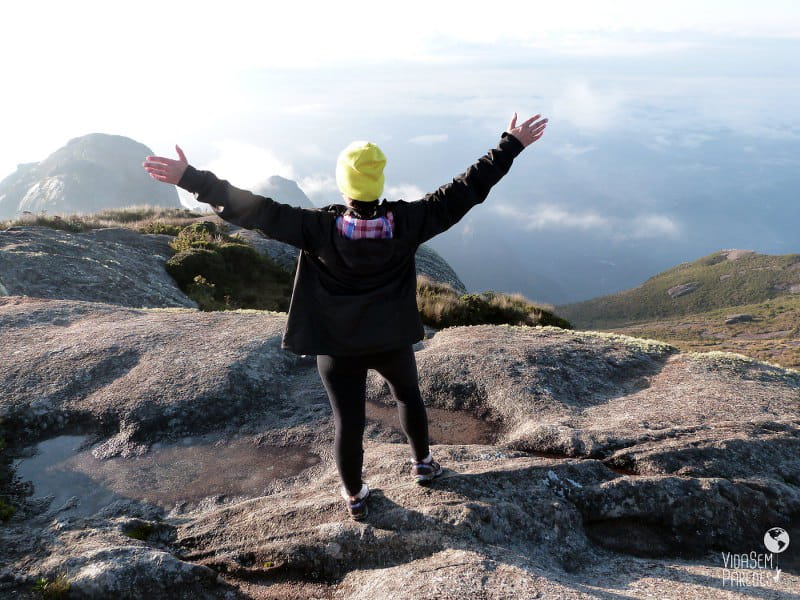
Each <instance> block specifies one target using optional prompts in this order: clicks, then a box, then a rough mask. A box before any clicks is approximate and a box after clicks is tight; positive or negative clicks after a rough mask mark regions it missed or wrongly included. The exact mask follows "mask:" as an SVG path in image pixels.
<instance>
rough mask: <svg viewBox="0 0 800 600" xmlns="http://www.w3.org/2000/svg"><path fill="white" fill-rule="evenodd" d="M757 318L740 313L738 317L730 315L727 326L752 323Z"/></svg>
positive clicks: (726, 320) (726, 322)
mask: <svg viewBox="0 0 800 600" xmlns="http://www.w3.org/2000/svg"><path fill="white" fill-rule="evenodd" d="M754 320H755V317H753V315H748V314H745V313H739V314H736V315H728V316H727V317H725V325H735V324H736V323H750V322H751V321H754Z"/></svg>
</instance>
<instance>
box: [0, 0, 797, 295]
mask: <svg viewBox="0 0 800 600" xmlns="http://www.w3.org/2000/svg"><path fill="white" fill-rule="evenodd" d="M396 4H397V6H398V8H387V7H386V6H385V5H386V3H378V2H374V3H364V2H342V1H340V2H302V1H297V2H281V3H255V2H237V1H228V2H214V3H209V2H202V1H201V2H197V1H194V2H166V1H165V2H156V3H143V2H135V3H134V2H124V1H121V2H107V1H106V2H81V1H74V2H70V3H64V2H36V1H28V2H24V3H17V4H15V5H10V4H8V3H5V4H3V7H2V9H0V18H2V22H3V24H4V25H5V27H4V32H3V36H2V37H0V52H1V53H2V55H3V60H2V61H0V75H1V76H2V81H3V82H4V84H5V85H4V86H3V87H4V93H3V109H4V110H3V111H2V112H0V132H2V136H3V144H2V146H0V178H2V177H4V176H5V175H8V174H10V173H11V172H13V170H14V169H15V167H16V164H17V163H21V162H30V161H39V160H42V159H43V158H45V157H46V156H47V155H48V154H49V153H51V152H53V151H54V150H56V149H57V148H59V147H61V146H62V145H63V144H64V143H65V142H66V141H67V140H68V139H70V138H72V137H77V136H81V135H84V134H87V133H91V132H105V133H113V134H120V135H126V136H129V137H131V138H134V139H135V140H137V141H139V142H142V143H144V144H146V145H148V146H150V147H151V148H153V150H154V151H155V152H157V153H161V154H167V155H170V156H171V155H173V145H174V144H175V143H176V142H177V143H180V144H181V145H182V147H183V149H184V150H185V151H186V153H187V156H188V158H189V160H190V161H191V162H192V163H193V164H195V165H196V166H198V167H200V168H208V169H211V170H213V171H215V172H216V173H217V174H218V175H220V176H221V177H224V178H226V179H229V180H230V181H231V182H232V183H234V184H235V185H238V186H240V187H252V186H255V185H257V184H258V183H259V182H260V181H262V180H263V179H266V178H267V177H269V176H270V175H272V174H280V175H283V176H286V177H290V178H292V179H295V180H296V181H298V183H299V184H300V185H301V187H302V188H303V190H304V191H305V192H306V193H307V194H308V195H309V196H310V197H311V198H312V200H313V201H314V202H316V203H317V204H324V203H328V202H336V201H338V196H337V193H336V189H335V184H334V180H333V169H334V161H335V157H336V154H337V153H338V151H339V149H341V148H342V147H343V146H345V145H346V144H347V143H348V142H349V141H351V140H353V139H372V140H374V141H376V142H377V143H378V144H379V145H381V147H382V148H383V149H384V151H385V152H386V154H387V156H388V157H389V163H388V165H387V193H386V195H387V196H388V197H390V198H391V197H404V198H406V199H416V198H415V197H414V196H417V197H418V196H419V195H421V194H422V193H423V192H427V191H432V189H433V188H435V187H436V186H438V185H440V184H442V183H445V182H446V181H448V180H449V179H450V178H451V177H452V176H454V175H456V174H457V173H458V172H460V170H462V169H463V168H464V167H466V166H468V165H469V164H470V163H471V162H472V161H473V160H474V159H475V158H477V157H478V156H479V155H480V154H482V153H483V152H484V151H485V150H486V149H488V148H489V147H491V146H492V145H494V143H495V141H496V139H497V136H498V135H499V133H500V132H501V131H502V130H503V128H504V127H505V125H506V124H507V121H508V118H509V116H510V114H511V113H512V112H513V111H514V110H517V111H519V112H520V113H521V115H528V114H531V113H534V112H542V113H544V114H545V115H546V116H548V117H549V118H550V127H549V128H548V131H547V133H546V134H545V136H544V137H543V138H542V140H541V141H540V142H538V143H537V144H536V145H535V146H534V147H533V149H532V150H530V151H528V152H527V153H526V154H524V155H523V157H521V159H520V160H518V161H517V163H516V164H515V166H514V169H513V170H512V173H511V174H510V175H509V177H508V178H507V180H504V181H503V182H502V183H501V185H500V186H499V188H498V190H497V193H496V194H493V195H492V197H491V198H492V201H493V202H492V204H491V206H490V207H488V208H487V209H486V211H487V212H486V213H484V214H486V215H488V214H491V218H492V219H493V221H492V223H493V226H495V227H496V226H498V224H499V225H503V226H507V227H509V228H510V229H511V230H513V232H514V234H516V235H519V236H522V237H523V239H526V240H533V239H534V238H537V236H538V237H541V236H542V235H544V234H545V233H546V234H547V235H551V234H553V235H561V236H562V238H563V239H567V238H572V239H575V236H586V235H591V236H594V238H597V239H594V241H593V242H592V244H594V245H591V244H590V246H591V249H589V246H587V247H586V248H584V249H583V250H582V251H581V252H580V253H578V254H581V253H582V254H581V255H592V256H594V255H596V254H597V252H598V250H597V248H606V247H607V248H614V249H615V250H614V251H611V250H609V253H608V256H601V257H598V260H600V261H605V262H604V263H603V264H605V263H609V265H610V264H618V263H619V260H618V259H619V255H620V254H621V253H622V254H624V253H625V252H628V253H630V252H632V251H634V252H635V251H637V250H636V249H637V248H642V247H643V246H644V245H649V246H651V247H652V246H654V245H656V246H658V247H659V248H665V250H664V251H663V252H661V253H660V254H657V256H653V257H652V260H650V261H649V262H648V261H645V262H644V263H642V264H641V265H639V271H636V269H633V267H631V269H633V271H635V272H636V274H634V275H632V277H638V276H639V274H638V273H639V272H640V271H641V273H652V272H653V269H654V268H656V267H664V266H669V265H670V264H673V262H670V261H675V259H676V258H679V259H681V260H684V259H690V258H692V259H693V258H696V256H695V255H694V254H693V253H696V252H704V251H705V250H706V249H708V251H713V250H714V249H718V248H716V247H715V245H718V244H729V245H731V246H733V245H737V244H746V243H747V244H750V247H753V249H756V250H760V251H766V252H788V251H795V252H798V251H800V243H795V242H796V241H797V237H796V236H795V238H794V240H793V239H792V238H791V233H790V232H789V233H787V231H788V230H786V229H782V227H783V226H784V225H785V223H782V222H778V221H780V220H781V218H780V217H778V216H775V215H773V216H769V214H770V213H769V210H767V211H766V212H762V211H759V215H762V216H763V219H764V221H763V223H760V224H759V223H756V225H758V227H756V229H757V231H758V236H755V235H750V233H747V235H745V234H744V233H743V234H742V236H739V237H736V235H734V232H733V231H731V234H730V238H727V237H714V235H712V234H713V233H714V232H713V231H712V230H710V229H706V230H702V231H701V230H699V229H697V228H696V227H695V226H694V221H696V220H698V219H699V217H698V214H699V213H698V211H697V209H698V203H700V202H702V203H704V206H710V205H714V206H717V208H719V206H720V204H719V203H720V201H721V200H720V199H721V198H733V196H736V197H737V200H736V202H737V203H738V204H736V205H735V206H733V205H730V206H723V207H722V208H723V210H727V211H728V212H729V213H730V214H736V215H738V214H740V212H741V211H742V210H743V208H742V207H743V206H746V205H747V204H748V203H752V202H753V201H754V199H759V201H761V200H763V199H765V198H766V199H767V200H770V201H774V202H776V203H777V204H779V205H780V206H785V205H786V202H788V200H787V198H788V194H792V197H793V198H795V199H796V196H797V195H796V193H794V192H793V191H792V186H794V188H793V189H795V190H796V189H797V186H796V185H795V184H796V183H797V175H793V173H796V172H798V171H799V170H800V169H798V168H797V167H798V166H800V162H799V158H800V154H798V150H799V149H800V120H799V119H798V108H797V107H798V106H800V66H799V65H798V61H797V56H800V3H797V2H795V1H790V0H787V1H775V0H764V1H761V2H752V1H749V0H748V1H731V0H727V1H723V0H719V1H714V0H711V1H709V0H702V1H697V0H693V1H680V0H678V1H671V2H660V3H654V2H641V1H615V2H611V1H608V2H602V1H596V0H595V1H591V0H587V1H569V0H561V1H559V2H555V3H553V2H547V3H544V2H542V3H539V2H530V1H528V2H502V1H495V2H486V1H485V0H483V1H480V2H465V1H463V0H462V1H459V2H430V1H429V0H428V1H426V2H413V1H412V2H404V3H396ZM734 183H735V188H731V187H730V186H733V185H734ZM726 186H729V187H726ZM748 194H749V195H748ZM730 202H733V200H730ZM782 203H783V204H782ZM723 204H724V203H723ZM701 212H702V211H701ZM773 218H774V219H778V221H774V222H773V221H771V220H770V219H773ZM783 221H785V218H784V219H783ZM480 227H481V221H480V215H477V216H475V215H473V214H472V213H470V215H468V218H467V219H465V221H464V222H463V224H461V225H460V226H459V228H458V230H457V232H454V233H453V234H451V233H450V232H448V234H445V236H450V237H449V238H446V239H444V240H443V241H442V242H441V244H442V245H441V246H440V250H441V249H445V248H450V250H451V251H452V249H453V248H455V247H456V246H457V245H458V244H459V243H462V244H463V243H466V242H468V241H469V240H470V239H472V237H471V236H473V235H474V232H475V231H476V229H477V230H479V229H480ZM728 229H731V228H730V227H729V228H728ZM734 229H735V227H734ZM751 230H752V228H751ZM456 236H457V239H456ZM597 236H599V237H597ZM747 236H750V237H747ZM508 237H509V238H513V237H514V236H513V235H511V236H508ZM729 239H730V241H728V240H729ZM448 240H449V241H448ZM533 243H534V242H533V241H531V244H533ZM448 244H449V246H448ZM587 244H588V242H587ZM548 247H550V246H548ZM667 247H675V248H683V250H682V251H681V252H678V251H670V252H668V251H667V250H666V248H667ZM526 251H528V252H533V251H534V247H533V246H531V247H530V248H528V249H527V250H526ZM536 251H537V252H541V251H542V248H541V247H537V248H536ZM645 254H646V253H645ZM576 256H577V255H576ZM446 258H448V260H452V261H454V262H457V261H456V258H451V257H450V256H446ZM547 261H548V262H549V263H553V260H552V257H549V258H548V259H547ZM554 268H561V269H562V270H563V265H558V264H557V263H555V267H554ZM457 270H458V268H457ZM633 271H632V272H633ZM609 277H610V276H609ZM630 277H631V276H629V279H630ZM623 280H624V281H627V280H625V279H624V278H622V279H620V278H616V279H614V277H611V279H608V280H604V281H605V283H603V285H604V286H605V287H606V288H609V289H610V288H614V287H615V286H619V285H623V283H622V282H623ZM473 282H474V285H476V286H477V285H481V286H486V285H488V283H491V281H490V280H487V279H483V280H480V281H479V279H474V280H473ZM487 282H488V283H487ZM595 287H596V286H595ZM570 289H571V288H570ZM576 289H577V288H576ZM591 289H594V288H591ZM581 294H584V295H593V294H592V293H591V292H590V291H589V289H588V288H587V290H585V291H584V290H581V291H580V292H578V291H575V290H572V291H568V292H567V293H566V296H569V297H573V298H574V297H576V295H577V296H580V295H581ZM544 296H547V294H544ZM556 296H557V294H554V295H553V297H554V298H555V297H556Z"/></svg>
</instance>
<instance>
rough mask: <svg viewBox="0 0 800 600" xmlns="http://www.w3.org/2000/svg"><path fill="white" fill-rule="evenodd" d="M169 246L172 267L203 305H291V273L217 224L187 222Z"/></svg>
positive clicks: (184, 287)
mask: <svg viewBox="0 0 800 600" xmlns="http://www.w3.org/2000/svg"><path fill="white" fill-rule="evenodd" d="M170 246H171V247H172V248H173V249H174V250H175V251H176V252H177V254H175V255H174V256H172V257H171V258H170V259H169V260H168V261H167V271H168V272H169V273H170V275H172V276H173V277H174V278H175V281H177V282H178V285H179V286H180V287H181V289H182V290H183V291H184V292H185V293H186V294H187V295H188V296H189V297H190V298H192V299H193V300H194V301H195V302H197V304H198V306H199V307H200V308H201V309H202V310H226V309H238V308H251V309H259V310H274V311H286V310H288V309H289V299H290V297H291V284H292V275H291V273H289V272H287V271H286V270H284V269H282V268H281V267H280V266H278V265H277V264H276V263H275V262H274V261H273V260H272V259H271V258H269V257H267V256H263V255H261V254H260V253H259V252H258V251H257V250H255V249H254V248H253V247H252V246H250V245H249V244H248V243H247V242H246V241H244V240H240V239H237V238H233V237H230V236H228V235H225V234H224V233H223V232H221V231H220V229H219V228H218V227H217V226H216V225H215V224H214V223H212V222H210V221H204V222H202V223H193V224H191V225H189V226H187V227H184V228H183V229H182V230H181V231H180V233H178V235H177V236H176V237H175V239H174V240H172V242H170Z"/></svg>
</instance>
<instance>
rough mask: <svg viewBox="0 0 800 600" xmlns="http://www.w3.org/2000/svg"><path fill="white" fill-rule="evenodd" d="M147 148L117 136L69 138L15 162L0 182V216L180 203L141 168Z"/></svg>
mask: <svg viewBox="0 0 800 600" xmlns="http://www.w3.org/2000/svg"><path fill="white" fill-rule="evenodd" d="M152 153H153V152H152V150H150V148H148V147H147V146H145V145H144V144H140V143H139V142H136V141H134V140H132V139H130V138H127V137H123V136H120V135H108V134H105V133H92V134H89V135H85V136H82V137H78V138H74V139H72V140H70V141H69V142H67V145H66V146H64V147H62V148H60V149H59V150H56V151H55V152H54V153H53V154H51V155H50V156H48V157H47V158H46V159H45V160H43V161H42V162H40V163H27V164H24V165H19V166H18V167H17V171H16V172H15V173H12V174H11V175H9V176H8V177H6V178H5V179H3V180H2V181H0V219H10V218H14V217H18V216H20V215H21V214H22V213H23V212H24V211H29V212H33V213H39V212H42V211H44V212H47V213H48V214H51V215H53V214H60V215H64V214H69V213H86V212H96V211H98V210H101V209H105V208H121V207H125V206H134V205H141V204H150V205H154V206H174V207H180V206H181V204H180V201H179V199H178V193H177V191H176V190H175V188H174V187H172V186H167V185H162V184H160V183H158V182H156V181H155V180H153V179H151V178H150V177H149V176H148V175H147V173H145V172H144V171H143V170H142V161H143V160H144V158H145V157H146V156H148V155H150V154H152Z"/></svg>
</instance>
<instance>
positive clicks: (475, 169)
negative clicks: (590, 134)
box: [408, 132, 525, 244]
mask: <svg viewBox="0 0 800 600" xmlns="http://www.w3.org/2000/svg"><path fill="white" fill-rule="evenodd" d="M524 148H525V147H524V146H523V145H522V143H521V142H520V141H519V140H518V139H517V138H515V137H514V136H513V135H511V134H509V133H507V132H504V133H503V135H502V137H501V138H500V143H499V144H498V145H497V147H496V148H495V149H493V150H490V151H489V152H488V153H487V154H485V155H484V156H482V157H481V158H479V159H478V161H477V162H476V163H475V164H474V165H472V166H471V167H469V168H468V169H467V170H466V171H465V172H464V173H462V174H461V175H459V176H458V177H456V178H455V179H453V181H452V182H451V183H448V184H446V185H443V186H442V187H440V188H439V189H438V190H436V191H435V192H433V193H432V194H428V195H427V196H425V198H423V199H422V200H418V201H416V202H410V203H409V204H408V206H409V208H408V210H409V221H410V223H413V224H414V227H415V228H418V229H417V230H418V231H419V243H420V244H422V243H424V242H426V241H428V240H429V239H431V238H432V237H433V236H435V235H438V234H440V233H442V232H443V231H446V230H447V229H449V228H450V227H452V226H453V225H455V224H456V223H458V222H459V221H460V220H461V219H462V217H463V216H464V215H465V214H467V212H468V211H469V209H471V208H472V207H473V206H475V205H476V204H479V203H481V202H483V201H484V200H486V196H488V195H489V190H491V189H492V186H493V185H495V184H496V183H497V182H498V181H500V179H502V178H503V176H504V175H505V174H506V173H508V170H509V169H510V168H511V163H512V162H513V161H514V158H516V156H517V155H518V154H519V153H520V152H522V150H523V149H524Z"/></svg>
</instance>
